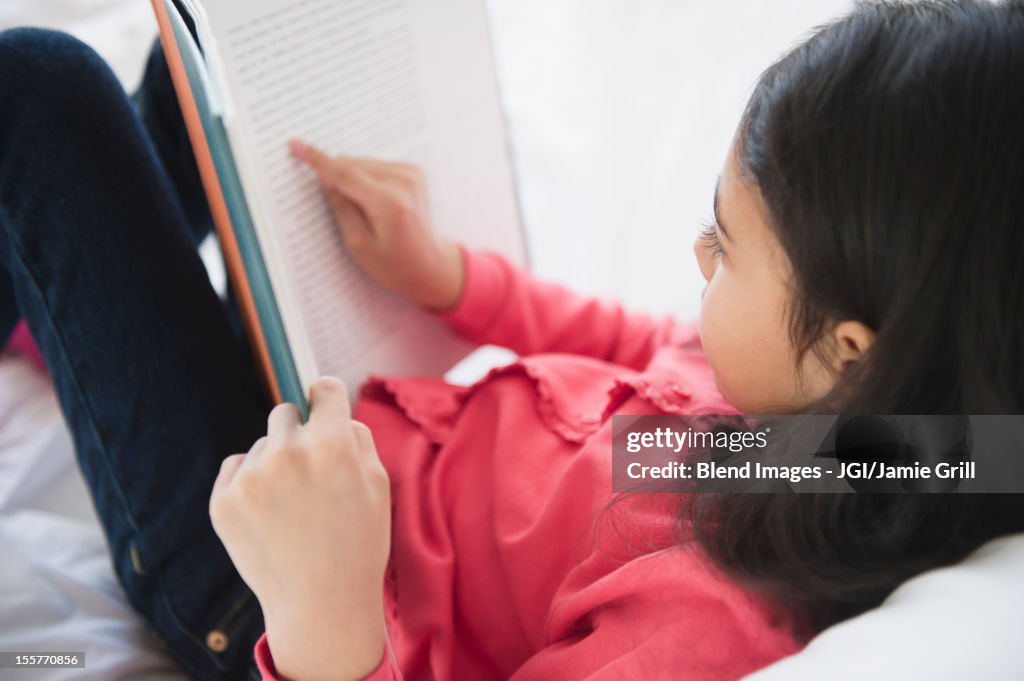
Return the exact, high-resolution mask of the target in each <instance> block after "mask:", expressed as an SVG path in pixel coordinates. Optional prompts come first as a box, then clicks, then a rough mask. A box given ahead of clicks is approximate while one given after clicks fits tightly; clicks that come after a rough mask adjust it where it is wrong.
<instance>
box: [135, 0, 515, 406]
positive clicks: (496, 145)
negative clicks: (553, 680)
mask: <svg viewBox="0 0 1024 681" xmlns="http://www.w3.org/2000/svg"><path fill="white" fill-rule="evenodd" d="M152 5H153V9H154V11H155V13H156V17H157V24H158V26H159V30H160V37H161V41H162V44H163V49H164V53H165V55H166V57H167V62H168V66H169V68H170V71H171V76H172V80H173V81H174V87H175V90H176V92H177V94H178V99H179V102H180V104H181V108H182V112H183V114H184V117H185V122H186V127H187V128H188V132H189V138H190V141H191V143H192V147H193V150H194V152H195V156H196V162H197V165H198V166H199V171H200V174H201V176H202V180H203V186H204V189H205V191H206V194H207V198H208V199H209V204H210V209H211V212H212V214H213V218H214V224H215V226H216V234H217V238H218V241H219V243H220V247H221V250H222V252H223V254H224V260H225V264H226V268H227V271H228V276H229V278H230V281H231V285H232V287H233V290H234V292H235V294H236V296H237V300H238V304H239V307H240V308H241V311H242V315H243V318H244V320H245V328H246V333H247V334H248V336H249V339H250V341H251V345H252V346H253V351H254V353H255V354H256V359H257V362H258V365H259V367H260V372H261V375H262V377H263V382H264V385H265V387H266V390H267V392H268V395H269V396H270V397H271V399H272V400H273V401H274V402H275V403H280V402H292V403H294V404H296V405H298V407H299V409H300V411H301V412H302V415H303V418H304V419H305V418H306V417H307V416H308V410H309V405H308V403H307V396H308V394H309V387H310V385H311V384H312V382H313V381H314V380H315V379H316V378H317V377H319V376H321V375H334V376H338V377H340V378H342V379H343V380H345V382H346V384H347V385H348V387H349V390H350V392H353V393H354V391H355V390H356V389H357V388H358V386H359V385H360V384H361V383H362V382H363V381H364V380H365V379H366V377H367V376H368V375H370V374H401V375H413V374H415V375H440V374H442V373H443V372H444V371H445V370H447V369H448V368H450V367H451V366H452V365H453V364H455V363H456V362H457V361H458V360H460V359H461V358H463V357H464V356H465V355H466V354H468V352H469V351H471V350H472V347H471V346H470V345H469V344H468V343H466V342H465V341H464V340H461V339H459V338H458V337H457V336H456V335H455V334H454V333H453V332H452V331H451V330H449V329H448V328H447V326H446V325H445V324H444V323H443V322H442V320H440V319H438V318H437V317H436V316H435V315H433V314H431V313H429V312H428V311H425V310H423V309H420V308H419V307H418V306H417V305H416V304H414V303H412V302H411V301H408V300H405V299H404V298H403V297H401V296H399V295H398V294H395V293H393V292H391V291H388V290H386V289H385V288H384V287H382V286H381V285H379V284H377V283H376V282H375V281H373V280H372V279H370V277H369V276H368V275H366V274H365V273H364V272H362V270H361V269H360V268H359V266H358V265H357V264H356V263H355V261H354V260H352V259H351V257H350V256H349V255H348V253H347V252H346V250H345V247H344V244H343V242H342V240H341V234H340V231H339V229H338V227H337V225H336V224H335V222H334V217H333V215H332V213H331V211H330V208H329V206H328V204H327V202H326V199H325V198H324V196H323V193H322V191H321V189H320V186H319V183H318V182H317V180H316V178H315V175H314V174H313V172H312V170H310V169H309V168H307V167H304V166H303V165H302V164H301V163H299V162H298V161H297V160H295V159H293V158H292V157H291V154H290V152H289V149H288V141H289V140H290V139H292V138H298V139H301V140H303V141H305V142H307V143H309V144H312V145H315V146H317V147H319V148H320V149H322V150H324V151H325V152H326V153H328V154H343V155H346V156H356V157H371V158H380V159H385V160H391V161H401V162H406V163H413V164H415V165H418V166H419V167H421V168H422V169H423V171H424V174H425V177H426V182H427V191H428V194H429V196H430V200H431V210H432V218H433V224H434V227H435V229H436V230H437V232H438V233H439V234H442V235H444V236H446V237H448V238H451V239H453V240H456V241H459V242H461V243H464V244H466V245H467V246H469V247H472V248H483V249H488V250H494V251H498V252H500V253H503V254H504V255H505V256H506V257H508V258H509V259H510V260H512V261H513V262H515V263H517V264H519V265H523V266H526V265H527V264H528V258H527V244H526V237H525V232H524V230H523V227H522V222H521V219H520V214H519V208H518V202H517V195H516V184H515V174H514V170H513V166H512V159H511V154H510V149H509V143H508V138H507V135H506V126H505V119H504V111H503V109H502V104H501V98H500V93H499V89H498V81H497V76H496V69H495V64H494V54H493V50H492V45H491V40H490V30H489V25H488V17H487V12H486V7H485V5H484V0H430V1H428V0H152Z"/></svg>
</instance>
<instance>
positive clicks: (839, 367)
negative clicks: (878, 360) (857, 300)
mask: <svg viewBox="0 0 1024 681" xmlns="http://www.w3.org/2000/svg"><path fill="white" fill-rule="evenodd" d="M832 334H833V339H834V341H835V345H834V347H835V353H833V355H832V357H833V360H832V362H833V364H832V368H833V369H835V371H836V372H837V373H839V374H841V373H843V372H844V371H846V368H847V366H848V365H850V364H851V363H853V362H856V361H857V360H858V359H860V356H861V355H863V354H864V352H865V351H866V350H867V349H868V348H869V347H871V344H872V343H873V342H874V341H875V332H874V331H872V330H871V329H869V328H868V327H867V326H866V325H865V324H863V323H862V322H857V321H853V320H847V321H845V322H839V324H837V325H836V328H835V330H834V331H833V332H832Z"/></svg>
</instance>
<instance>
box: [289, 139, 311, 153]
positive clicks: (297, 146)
mask: <svg viewBox="0 0 1024 681" xmlns="http://www.w3.org/2000/svg"><path fill="white" fill-rule="evenodd" d="M288 146H290V147H291V151H292V153H293V154H295V155H296V156H303V155H304V154H305V153H306V148H307V147H306V145H305V144H303V143H302V142H301V141H299V140H296V139H293V140H289V141H288Z"/></svg>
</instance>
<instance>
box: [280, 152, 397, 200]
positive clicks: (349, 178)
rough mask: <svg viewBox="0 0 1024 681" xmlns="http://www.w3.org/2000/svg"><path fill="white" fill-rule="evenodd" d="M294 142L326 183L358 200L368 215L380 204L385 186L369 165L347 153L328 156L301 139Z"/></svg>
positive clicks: (298, 155) (295, 154) (305, 161)
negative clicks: (350, 157)
mask: <svg viewBox="0 0 1024 681" xmlns="http://www.w3.org/2000/svg"><path fill="white" fill-rule="evenodd" d="M290 144H291V149H292V154H293V155H294V156H295V157H296V158H297V159H299V160H300V161H302V162H304V163H306V164H307V165H309V167H311V168H312V169H313V170H314V172H316V175H317V178H318V179H319V180H320V184H322V185H323V186H324V187H327V188H329V189H333V190H334V191H336V192H338V193H340V194H342V195H344V196H345V197H346V198H348V199H351V200H352V201H355V202H356V203H357V204H358V205H359V207H360V208H361V209H362V210H363V212H365V213H366V214H368V215H369V214H371V213H374V212H376V211H377V210H378V209H379V208H380V203H381V190H382V189H383V187H382V186H381V183H380V182H378V181H377V179H376V178H375V177H374V176H373V175H372V174H371V172H370V170H369V168H367V167H366V166H365V165H362V164H360V163H359V162H358V161H352V160H351V159H349V158H347V157H344V156H334V157H331V156H328V155H327V154H325V153H324V152H322V151H320V150H319V149H317V148H316V147H313V146H311V145H308V144H305V143H304V142H300V141H299V140H292V141H291V143H290Z"/></svg>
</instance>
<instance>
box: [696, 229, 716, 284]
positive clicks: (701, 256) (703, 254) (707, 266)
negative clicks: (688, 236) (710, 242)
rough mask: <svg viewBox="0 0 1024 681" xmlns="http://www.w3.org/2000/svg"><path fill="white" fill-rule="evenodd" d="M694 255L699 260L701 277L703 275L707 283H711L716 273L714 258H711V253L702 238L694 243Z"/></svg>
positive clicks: (698, 238)
mask: <svg viewBox="0 0 1024 681" xmlns="http://www.w3.org/2000/svg"><path fill="white" fill-rule="evenodd" d="M693 255H694V256H695V257H696V258H697V265H698V266H699V267H700V273H701V275H703V277H704V279H705V280H706V281H711V277H712V276H713V275H714V273H715V263H714V258H712V257H711V253H709V252H708V249H707V248H706V247H705V246H704V243H703V242H702V241H701V238H700V236H698V237H697V238H696V239H694V241H693Z"/></svg>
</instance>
